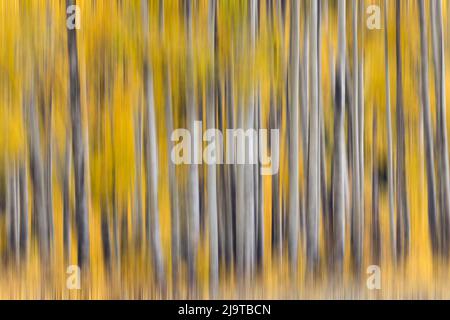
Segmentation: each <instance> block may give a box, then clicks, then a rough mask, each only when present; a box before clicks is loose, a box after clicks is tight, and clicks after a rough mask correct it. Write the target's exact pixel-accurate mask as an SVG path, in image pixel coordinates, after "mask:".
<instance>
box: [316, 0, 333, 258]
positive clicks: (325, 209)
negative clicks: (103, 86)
mask: <svg viewBox="0 0 450 320" xmlns="http://www.w3.org/2000/svg"><path fill="white" fill-rule="evenodd" d="M319 7H320V8H319V16H320V17H322V14H323V15H324V19H325V23H326V27H327V32H329V30H330V21H329V20H330V18H329V17H330V14H329V3H328V2H325V3H324V5H323V6H322V4H320V5H319ZM321 19H322V18H320V19H319V21H321ZM321 30H322V29H321V23H319V31H318V32H319V38H320V39H321V38H322V33H321ZM327 41H328V47H329V48H330V47H331V45H330V40H329V39H328V40H327ZM321 44H322V41H319V47H318V51H319V53H318V70H319V71H318V74H319V126H320V197H321V205H322V217H323V225H324V241H325V259H326V261H327V265H328V267H331V263H332V253H333V226H332V223H333V219H332V217H331V211H330V204H329V194H328V185H327V163H326V146H325V120H324V108H325V105H324V103H323V97H322V89H321V88H322V85H321V84H322V45H321ZM333 55H334V54H333V53H332V52H331V51H330V52H329V56H330V58H329V61H330V70H332V72H331V73H330V75H331V77H330V78H331V83H330V87H331V88H332V92H331V96H333V95H334V92H333V88H334V85H333V79H334V74H333V72H334V64H333Z"/></svg>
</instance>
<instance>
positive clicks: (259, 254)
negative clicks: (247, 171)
mask: <svg viewBox="0 0 450 320" xmlns="http://www.w3.org/2000/svg"><path fill="white" fill-rule="evenodd" d="M257 97H258V104H257V112H256V115H255V118H256V123H257V124H256V126H257V134H258V146H257V148H258V155H259V154H260V153H261V151H260V150H262V148H263V147H262V143H264V144H265V143H267V139H266V140H263V139H261V138H260V136H259V130H260V129H261V124H262V110H261V109H262V105H261V104H262V101H261V100H262V98H261V88H260V86H259V85H258V93H257ZM261 140H262V141H261ZM264 148H267V147H266V146H265V147H264ZM257 157H258V156H257ZM257 159H258V158H257ZM257 161H258V160H257ZM260 172H261V163H260V162H259V161H258V162H257V166H256V172H255V177H256V178H257V184H256V186H257V188H255V189H256V190H257V193H256V197H255V202H256V204H257V208H258V209H257V212H256V219H257V224H256V226H257V228H256V245H255V247H256V266H257V268H258V270H257V271H262V267H263V261H264V211H265V209H264V203H265V202H264V186H263V184H264V179H263V176H261V175H260Z"/></svg>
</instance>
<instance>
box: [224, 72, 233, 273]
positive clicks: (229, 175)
mask: <svg viewBox="0 0 450 320" xmlns="http://www.w3.org/2000/svg"><path fill="white" fill-rule="evenodd" d="M225 81H226V84H225V86H226V89H225V96H226V101H227V103H226V112H227V113H226V127H227V128H228V129H232V128H233V127H234V125H235V123H234V118H235V117H234V96H233V87H232V77H231V71H229V72H228V74H227V76H226V80H225ZM226 138H227V137H226ZM227 139H228V138H227ZM227 142H228V140H227ZM230 149H232V148H230ZM230 149H229V148H228V147H227V149H226V150H227V154H228V153H232V152H233V154H234V150H230ZM235 169H236V168H235V166H234V165H233V164H226V165H225V199H226V200H225V206H226V209H225V211H226V213H225V214H226V221H227V223H226V233H227V236H226V248H227V253H226V261H227V266H228V268H230V267H231V266H232V265H233V264H234V260H235V259H234V258H235V253H236V184H235V181H236V170H235Z"/></svg>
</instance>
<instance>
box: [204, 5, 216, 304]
mask: <svg viewBox="0 0 450 320" xmlns="http://www.w3.org/2000/svg"><path fill="white" fill-rule="evenodd" d="M209 6H210V7H209V14H208V15H209V17H208V33H209V37H208V38H209V42H210V43H209V53H210V57H211V59H212V65H211V67H210V68H211V69H210V72H209V77H208V83H207V88H208V89H207V90H208V93H207V102H206V118H207V128H209V129H215V128H216V121H215V119H216V113H215V111H216V106H215V103H216V95H215V82H216V79H215V77H216V75H215V71H216V70H215V65H214V62H215V61H214V58H215V57H214V56H215V50H214V49H215V48H214V35H215V34H214V33H215V23H216V19H215V18H216V3H215V1H214V0H212V1H210V4H209ZM213 139H214V141H213V143H214V145H215V146H216V150H215V156H216V157H217V152H218V151H217V150H218V148H217V143H218V140H217V138H216V137H215V136H214V138H213ZM207 171H208V177H207V196H208V199H207V205H208V207H207V212H208V216H209V250H210V252H209V259H210V261H209V263H210V270H209V281H210V283H209V285H210V294H211V297H213V298H214V297H216V296H217V293H218V289H219V255H218V223H217V221H218V220H217V190H216V185H217V177H216V165H215V164H209V165H208V166H207Z"/></svg>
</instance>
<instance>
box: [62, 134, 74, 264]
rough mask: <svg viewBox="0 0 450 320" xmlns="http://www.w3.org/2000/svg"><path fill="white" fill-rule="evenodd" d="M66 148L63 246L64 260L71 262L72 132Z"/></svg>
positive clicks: (67, 139)
mask: <svg viewBox="0 0 450 320" xmlns="http://www.w3.org/2000/svg"><path fill="white" fill-rule="evenodd" d="M66 136H67V138H66V146H65V149H66V150H65V151H64V176H63V245H64V258H65V260H66V261H69V259H70V256H71V252H70V248H71V241H70V239H71V235H70V230H71V226H70V225H71V210H70V171H71V164H72V161H71V158H72V152H71V148H70V131H69V130H67V134H66Z"/></svg>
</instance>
